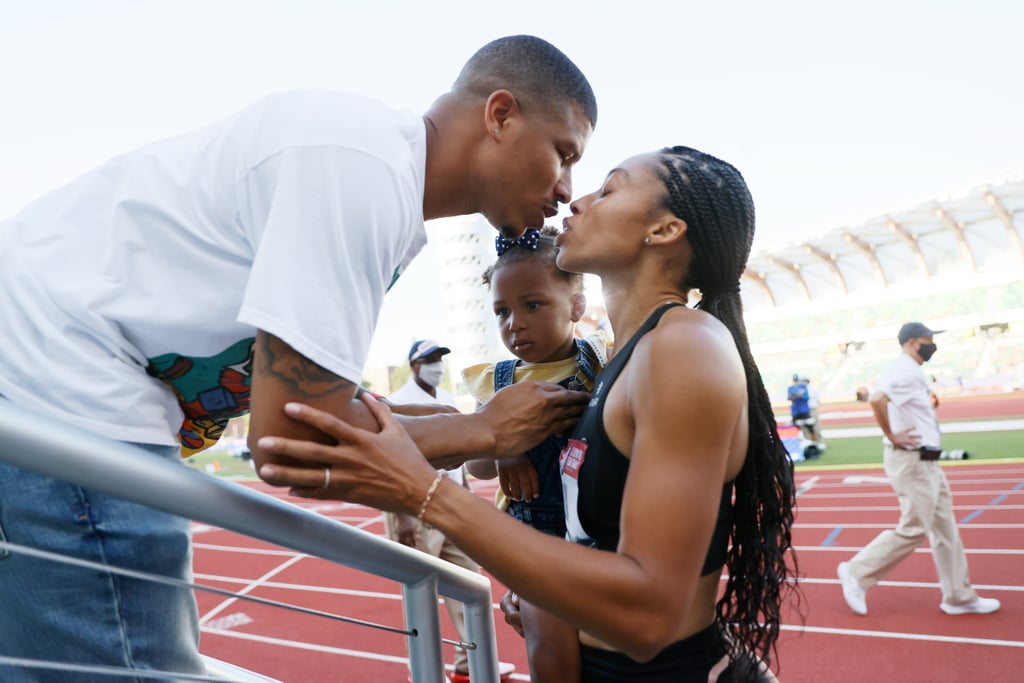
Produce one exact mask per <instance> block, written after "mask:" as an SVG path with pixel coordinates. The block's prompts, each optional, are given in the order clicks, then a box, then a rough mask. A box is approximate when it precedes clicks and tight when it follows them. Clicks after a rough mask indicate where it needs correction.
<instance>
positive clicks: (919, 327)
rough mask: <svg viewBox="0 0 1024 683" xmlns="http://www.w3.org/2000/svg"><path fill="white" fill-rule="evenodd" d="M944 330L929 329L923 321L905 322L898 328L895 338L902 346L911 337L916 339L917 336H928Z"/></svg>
mask: <svg viewBox="0 0 1024 683" xmlns="http://www.w3.org/2000/svg"><path fill="white" fill-rule="evenodd" d="M944 331H945V330H930V329H928V326H927V325H925V324H924V323H906V324H905V325H903V327H901V328H900V333H899V335H897V337H896V338H897V339H898V340H899V342H900V346H903V345H904V344H906V343H907V342H908V341H910V340H911V339H917V338H918V337H930V336H932V335H933V334H942V333H943V332H944Z"/></svg>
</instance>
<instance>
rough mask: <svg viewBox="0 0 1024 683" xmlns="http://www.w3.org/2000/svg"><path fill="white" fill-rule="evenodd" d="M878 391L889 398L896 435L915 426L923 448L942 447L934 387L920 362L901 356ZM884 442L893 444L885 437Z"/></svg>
mask: <svg viewBox="0 0 1024 683" xmlns="http://www.w3.org/2000/svg"><path fill="white" fill-rule="evenodd" d="M878 391H880V392H882V393H883V394H885V395H886V396H888V397H889V405H888V415H889V428H890V429H891V430H892V432H893V434H896V433H897V432H902V431H904V430H906V429H909V428H910V427H914V428H915V429H916V430H917V434H918V436H920V437H921V445H922V446H930V447H932V448H940V447H941V444H942V435H941V433H940V431H939V420H938V418H937V417H936V415H935V408H934V407H932V391H931V387H930V386H928V378H927V377H925V374H924V370H922V369H921V366H920V365H918V364H917V361H916V360H914V359H913V358H911V357H910V356H909V355H907V354H906V353H901V354H900V356H899V358H897V359H896V360H895V361H893V363H892V365H890V366H889V367H888V368H887V369H886V371H885V372H884V373H882V378H881V380H880V382H879V384H878ZM882 440H883V441H884V442H885V443H886V444H888V445H890V446H891V445H892V443H891V442H890V441H889V439H887V438H885V437H882Z"/></svg>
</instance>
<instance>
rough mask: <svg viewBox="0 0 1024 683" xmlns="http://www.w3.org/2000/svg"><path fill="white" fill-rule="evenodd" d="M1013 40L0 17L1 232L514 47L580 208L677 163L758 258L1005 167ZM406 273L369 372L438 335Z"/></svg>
mask: <svg viewBox="0 0 1024 683" xmlns="http://www.w3.org/2000/svg"><path fill="white" fill-rule="evenodd" d="M1021 26H1024V3H1019V2H1012V1H1011V0H1003V1H998V0H971V2H966V1H965V0H960V1H958V2H954V1H950V0H932V1H930V2H925V1H923V0H906V1H900V0H888V1H879V0H863V1H860V2H856V3H825V2H810V1H807V2H804V1H800V2H795V1H789V2H787V1H786V0H780V1H777V2H772V3H765V2H754V1H748V2H744V1H734V2H728V1H723V2H715V3H710V2H706V1H704V2H692V1H690V0H676V1H674V2H644V1H643V0H632V1H630V2H604V1H600V0H594V1H591V2H562V3H558V2H551V1H550V0H545V1H543V2H535V1H533V0H523V1H520V2H515V3H498V4H493V3H480V2H441V1H439V2H433V3H423V2H413V1H408V2H406V1H399V0H374V1H372V2H369V1H367V2H355V1H334V2H327V1H325V0H318V1H314V0H288V1H287V2H286V1H283V0H282V1H280V2H269V1H266V0H263V1H260V0H246V1H241V0H220V1H218V2H211V1H208V0H204V1H197V0H177V1H175V2H164V1H162V0H161V1H150V2H137V1H129V0H93V1H91V2H75V1H70V0H69V1H59V0H33V2H31V3H28V2H15V1H14V0H0V65H3V66H0V93H3V106H0V188H2V190H0V216H7V215H10V214H12V213H14V212H15V211H16V210H17V209H19V208H20V207H21V206H22V205H24V204H26V203H27V202H28V201H30V200H31V199H33V198H34V197H36V196H38V195H40V194H42V193H44V192H45V191H47V190H49V189H50V188H52V187H55V186H57V185H59V184H61V183H63V182H66V181H68V180H70V179H71V178H73V177H75V176H76V175H78V174H79V173H81V172H83V171H85V170H87V169H88V168H90V167H92V166H94V165H96V164H98V163H100V162H102V161H104V160H105V159H107V158H109V157H110V156H113V155H114V154H117V153H118V152H121V151H124V150H126V149H129V148H131V147H134V146H137V145H140V144H143V143H145V142H149V141H151V140H154V139H157V138H160V137H164V136H167V135H172V134H176V133H179V132H182V131H185V130H188V129H190V128H194V127H197V126H199V125H202V124H204V123H206V122H208V121H210V120H212V119H215V118H217V117H220V116H223V115H226V114H229V113H231V112H233V111H234V110H236V109H238V108H241V107H243V106H245V105H246V104H248V103H250V102H252V101H254V100H256V99H258V98H259V97H261V96H263V95H265V94H267V93H269V92H275V91H280V90H287V89H292V88H297V87H325V88H338V89H346V90H353V91H357V92H362V93H365V94H369V95H373V96H376V97H379V98H380V99H383V100H385V101H387V102H389V103H391V104H393V105H395V106H396V107H400V108H407V109H411V110H413V111H417V112H419V111H423V110H425V109H426V108H427V107H428V106H429V105H430V103H431V102H432V101H433V99H434V98H435V97H436V96H437V95H438V94H440V93H441V92H443V91H445V90H446V89H447V88H448V86H449V85H450V84H451V81H452V80H453V79H454V77H455V75H456V74H457V72H458V69H459V68H460V67H461V65H462V63H463V62H464V61H465V59H466V58H467V57H468V56H469V55H470V54H471V53H472V52H473V51H474V50H475V49H476V48H478V47H479V46H481V45H482V44H484V43H485V42H487V41H488V40H491V39H493V38H495V37H498V36H501V35H507V34H512V33H533V34H535V35H539V36H541V37H543V38H546V39H548V40H550V41H551V42H553V43H555V44H556V45H558V46H559V47H560V48H561V49H562V50H564V51H565V52H566V53H567V54H568V55H569V56H570V57H571V58H572V59H574V60H575V61H576V62H577V64H579V65H580V67H581V68H582V69H583V70H584V72H585V73H586V74H587V75H588V77H589V78H590V80H591V82H592V84H593V86H594V89H595V91H596V93H597V96H598V103H599V108H600V119H599V122H598V127H597V131H596V133H595V135H594V137H593V139H592V141H591V145H590V147H589V148H588V150H587V152H586V154H585V155H584V158H583V160H582V161H581V163H580V164H579V166H578V170H577V172H576V177H575V188H576V191H577V193H581V192H586V191H589V190H591V189H593V188H594V187H596V186H597V185H598V184H599V183H600V181H601V179H602V178H603V176H604V174H605V173H606V172H607V170H608V169H609V168H611V167H612V166H613V165H615V164H616V163H617V162H619V161H621V160H622V159H623V158H625V157H628V156H630V155H632V154H634V153H636V152H640V151H646V150H650V149H654V148H657V147H661V146H664V145H670V144H686V145H690V146H693V147H697V148H699V149H702V150H704V151H707V152H710V153H713V154H715V155H717V156H720V157H722V158H724V159H727V160H729V161H731V162H733V163H734V164H736V166H738V167H739V168H740V170H741V171H743V173H744V175H745V176H746V177H747V180H748V182H749V184H750V186H751V190H752V192H753V195H754V200H755V203H756V205H757V210H758V239H757V242H756V244H755V248H768V247H770V246H772V245H773V244H778V243H781V242H786V241H790V240H794V239H797V238H799V237H801V236H804V235H807V234H808V233H813V232H818V231H821V230H824V229H827V228H830V227H835V226H837V225H839V224H842V223H843V222H846V221H850V220H855V219H856V218H859V217H864V216H866V215H871V214H873V213H877V212H879V211H882V210H885V209H888V208H892V207H893V206H895V205H899V204H903V203H907V202H910V201H913V200H914V199H917V198H919V197H921V196H924V195H927V194H930V193H932V192H935V191H939V190H942V189H944V188H949V187H951V186H956V185H958V184H962V183H965V182H969V181H971V180H973V179H976V178H979V177H984V176H989V175H992V174H997V173H999V172H1001V171H1007V170H1010V169H1019V168H1022V167H1024V97H1022V96H1021V93H1020V87H1019V82H1020V77H1021V76H1020V68H1021V66H1022V65H1024V41H1022V40H1021V35H1020V31H1021ZM421 261H422V263H417V264H415V267H414V268H413V269H412V270H411V271H410V273H409V274H408V276H407V278H404V279H403V281H402V282H400V283H399V285H398V286H396V288H395V291H394V292H393V296H392V297H391V301H389V302H388V304H387V308H386V309H385V311H384V315H383V316H382V320H381V327H382V329H381V330H380V333H379V334H378V337H379V339H380V341H379V343H375V351H374V354H373V355H372V357H371V361H383V362H391V361H393V360H394V356H395V354H396V353H401V351H399V349H402V350H404V349H405V348H406V347H407V341H406V340H407V339H408V334H409V333H408V331H407V330H404V329H398V328H395V326H396V325H398V324H399V323H398V321H399V320H400V318H401V317H402V316H401V314H400V313H401V312H402V311H407V310H409V309H410V308H411V307H416V308H418V309H419V310H420V315H421V319H420V321H419V324H420V325H421V327H420V329H422V330H423V332H424V336H426V335H437V334H441V333H442V331H443V320H441V318H442V317H443V313H441V312H440V311H438V310H434V309H432V308H431V306H430V305H429V304H427V303H426V302H424V301H423V299H424V298H426V299H434V298H436V290H435V289H432V285H431V284H430V279H431V278H430V270H431V268H432V254H431V253H430V252H429V251H428V252H427V253H426V254H424V257H423V258H421ZM398 338H400V339H401V343H400V344H399V343H397V342H392V341H391V340H395V339H398ZM392 347H393V348H392ZM398 362H401V359H400V358H399V359H398Z"/></svg>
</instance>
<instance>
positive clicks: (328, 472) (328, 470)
mask: <svg viewBox="0 0 1024 683" xmlns="http://www.w3.org/2000/svg"><path fill="white" fill-rule="evenodd" d="M330 485H331V468H330V467H329V466H326V467H324V485H323V486H322V487H321V488H327V487H328V486H330Z"/></svg>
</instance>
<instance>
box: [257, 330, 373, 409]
mask: <svg viewBox="0 0 1024 683" xmlns="http://www.w3.org/2000/svg"><path fill="white" fill-rule="evenodd" d="M257 336H258V337H259V339H260V346H259V354H258V357H259V360H260V362H259V365H258V367H259V369H260V371H262V372H263V373H264V374H265V375H266V376H267V377H272V378H274V379H276V380H277V381H278V382H281V383H282V384H284V385H285V386H286V387H287V388H288V390H289V391H290V392H292V393H293V394H295V395H296V396H301V397H303V398H322V397H324V396H330V395H331V394H336V393H338V392H339V391H344V390H345V389H348V388H349V387H351V386H352V385H353V383H352V382H349V381H348V380H347V379H345V378H343V377H338V376H337V375H335V374H334V373H333V372H331V371H330V370H327V369H326V368H323V367H321V366H320V365H317V364H316V363H314V362H313V361H311V360H309V359H308V358H306V357H305V356H303V355H302V354H300V353H298V352H297V351H295V350H294V349H292V348H291V347H290V346H288V345H287V344H285V343H284V342H283V341H281V340H280V339H278V338H277V337H275V336H273V335H271V334H268V333H266V332H259V333H258V335H257Z"/></svg>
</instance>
